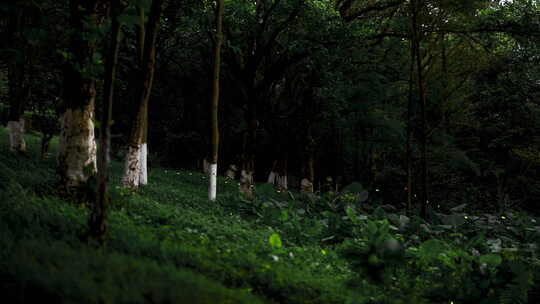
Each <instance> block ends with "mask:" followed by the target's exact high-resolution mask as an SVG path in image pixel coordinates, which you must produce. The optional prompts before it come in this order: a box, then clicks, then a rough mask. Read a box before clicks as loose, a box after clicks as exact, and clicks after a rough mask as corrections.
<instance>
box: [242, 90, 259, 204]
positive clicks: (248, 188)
mask: <svg viewBox="0 0 540 304" xmlns="http://www.w3.org/2000/svg"><path fill="white" fill-rule="evenodd" d="M249 102H252V103H251V104H249V109H248V114H247V116H246V122H247V130H246V131H245V135H244V145H243V152H242V160H241V167H240V193H241V194H242V195H243V196H244V198H246V199H248V200H252V199H254V194H253V188H254V174H255V153H256V146H257V128H258V124H259V122H258V121H257V118H256V117H257V116H256V113H257V112H256V106H255V104H254V103H255V101H254V100H250V101H249Z"/></svg>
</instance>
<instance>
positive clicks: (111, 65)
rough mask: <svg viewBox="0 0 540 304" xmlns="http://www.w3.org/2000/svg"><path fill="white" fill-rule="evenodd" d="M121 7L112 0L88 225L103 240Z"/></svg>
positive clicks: (105, 225)
mask: <svg viewBox="0 0 540 304" xmlns="http://www.w3.org/2000/svg"><path fill="white" fill-rule="evenodd" d="M121 10H122V7H121V6H120V0H111V19H112V27H111V44H110V46H109V54H108V57H107V59H106V60H107V61H106V69H105V83H104V85H103V106H102V112H103V113H102V117H101V128H100V138H99V151H98V163H97V165H98V178H97V182H98V191H97V197H96V201H95V203H94V206H93V209H92V214H91V216H90V221H89V226H90V235H91V236H92V237H93V238H94V239H95V240H96V241H98V243H100V244H102V243H103V242H104V239H105V233H106V232H107V204H108V198H107V182H108V179H109V174H108V168H109V159H110V157H109V148H110V143H111V141H110V138H111V121H112V106H113V98H114V80H115V78H116V66H117V62H118V51H119V49H120V44H119V41H118V38H119V34H120V29H121V24H120V22H119V21H118V16H119V15H120V14H121Z"/></svg>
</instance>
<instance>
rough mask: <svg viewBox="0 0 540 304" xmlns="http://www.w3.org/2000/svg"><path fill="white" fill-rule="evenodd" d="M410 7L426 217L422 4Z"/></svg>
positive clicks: (423, 213) (424, 214)
mask: <svg viewBox="0 0 540 304" xmlns="http://www.w3.org/2000/svg"><path fill="white" fill-rule="evenodd" d="M411 3H412V5H413V7H412V43H413V44H414V48H415V55H416V58H415V59H416V75H417V82H418V97H419V102H420V140H419V141H420V186H421V187H420V189H421V190H420V195H419V199H420V216H421V217H422V218H426V217H427V202H428V191H427V130H426V128H427V126H426V83H425V80H424V77H423V67H422V56H421V49H420V41H421V40H422V37H421V36H422V29H421V26H422V25H421V22H420V20H419V19H420V18H419V13H420V11H421V7H422V5H423V4H422V3H421V1H420V0H415V1H412V2H411Z"/></svg>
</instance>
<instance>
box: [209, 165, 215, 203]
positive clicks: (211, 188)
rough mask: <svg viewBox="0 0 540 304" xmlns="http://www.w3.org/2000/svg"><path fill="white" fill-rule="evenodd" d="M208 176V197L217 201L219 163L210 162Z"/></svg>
mask: <svg viewBox="0 0 540 304" xmlns="http://www.w3.org/2000/svg"><path fill="white" fill-rule="evenodd" d="M208 177H209V178H208V179H209V181H210V183H209V185H208V199H209V200H211V201H215V200H216V193H217V164H210V168H209V174H208Z"/></svg>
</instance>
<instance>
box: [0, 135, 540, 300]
mask: <svg viewBox="0 0 540 304" xmlns="http://www.w3.org/2000/svg"><path fill="white" fill-rule="evenodd" d="M6 137H7V135H6V134H5V132H4V131H3V130H0V202H2V203H1V204H0V248H1V249H0V288H1V290H2V295H1V296H0V297H3V298H4V300H8V301H7V302H6V301H2V302H5V303H34V302H37V301H44V300H52V301H56V302H59V303H456V304H457V303H537V301H538V282H539V269H540V263H539V260H538V253H539V249H538V242H539V240H540V226H539V224H538V223H537V222H536V220H537V219H536V218H534V217H531V216H529V215H527V214H524V213H520V212H507V213H504V214H490V213H485V214H469V213H468V212H467V206H465V205H463V206H455V207H454V208H453V209H451V210H450V212H447V213H442V212H433V213H432V215H431V220H430V221H429V222H426V221H424V220H422V219H420V218H417V217H414V216H407V215H405V214H401V213H399V212H397V211H395V210H394V209H393V208H391V206H377V205H374V203H373V202H371V201H370V200H369V199H367V197H366V195H365V194H364V192H363V190H362V189H361V186H356V187H350V188H348V189H349V190H348V191H344V192H343V193H337V194H336V193H331V194H324V195H321V196H317V195H304V194H300V193H296V192H285V193H277V192H276V191H274V190H273V189H272V188H271V187H269V186H267V185H259V186H258V187H257V198H256V199H255V200H254V201H245V200H243V199H242V198H240V197H239V196H238V195H237V187H238V185H237V183H236V181H233V180H227V179H219V184H218V189H219V190H218V191H219V199H218V200H217V201H216V202H210V201H208V200H207V199H206V183H207V181H206V178H205V177H204V176H203V175H202V174H199V173H195V172H187V171H179V170H171V169H165V168H159V167H157V166H152V164H151V166H152V167H151V170H150V176H149V180H150V184H149V185H148V186H146V187H144V188H143V189H141V190H140V191H139V192H137V193H133V192H131V191H128V190H126V189H124V188H121V187H119V180H120V173H121V169H122V168H121V167H122V166H121V164H120V163H117V162H114V163H113V166H112V185H111V189H112V190H111V198H112V205H111V208H110V214H109V233H108V240H107V243H106V244H105V246H104V247H103V248H99V249H98V248H95V247H94V246H93V245H92V244H88V243H87V242H86V241H85V235H86V233H87V219H88V214H89V211H88V209H87V207H86V206H84V205H78V204H75V203H73V202H69V201H67V200H64V199H61V198H60V197H59V196H58V195H57V194H56V193H55V190H54V183H55V170H54V168H55V161H54V159H53V158H49V159H46V160H39V156H38V153H37V151H38V146H39V143H38V139H36V138H35V137H33V136H28V137H27V141H28V146H29V148H30V149H29V153H28V154H26V155H12V154H10V153H9V152H8V144H7V142H6ZM472 203H473V202H471V204H472Z"/></svg>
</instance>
